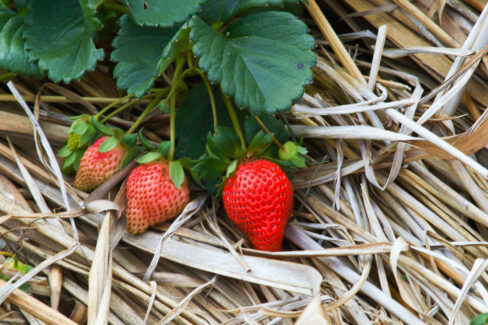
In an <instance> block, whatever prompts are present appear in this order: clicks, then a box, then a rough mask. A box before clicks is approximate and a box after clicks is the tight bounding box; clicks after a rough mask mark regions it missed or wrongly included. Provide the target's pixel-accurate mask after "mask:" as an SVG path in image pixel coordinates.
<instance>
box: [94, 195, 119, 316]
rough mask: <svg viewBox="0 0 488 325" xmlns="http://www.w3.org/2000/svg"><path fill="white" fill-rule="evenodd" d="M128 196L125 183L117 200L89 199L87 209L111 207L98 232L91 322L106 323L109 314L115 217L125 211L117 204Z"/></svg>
mask: <svg viewBox="0 0 488 325" xmlns="http://www.w3.org/2000/svg"><path fill="white" fill-rule="evenodd" d="M124 199H125V186H122V188H121V190H120V191H119V192H118V193H117V196H116V198H115V202H111V201H107V200H97V201H91V202H88V204H87V208H88V207H90V209H92V210H95V211H96V212H100V211H103V210H108V212H107V213H106V214H105V217H104V218H103V222H102V226H101V228H100V232H99V234H98V239H97V246H96V249H95V254H94V256H93V261H92V265H91V268H90V273H89V276H88V325H95V324H96V325H98V324H106V323H107V321H108V314H109V313H110V296H111V290H112V263H113V262H112V249H113V248H112V245H111V232H112V231H111V230H112V227H113V219H118V217H119V216H120V214H121V213H122V211H121V207H120V205H119V204H118V203H120V201H122V200H124Z"/></svg>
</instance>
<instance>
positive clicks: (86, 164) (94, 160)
mask: <svg viewBox="0 0 488 325" xmlns="http://www.w3.org/2000/svg"><path fill="white" fill-rule="evenodd" d="M107 138H108V137H106V136H105V137H101V138H100V139H98V140H97V141H95V143H94V144H92V145H91V146H90V147H88V149H86V151H85V153H84V154H83V157H82V158H81V161H80V168H79V169H78V173H76V178H75V187H76V188H77V189H79V190H82V191H86V192H89V191H92V190H94V189H95V188H97V187H98V186H100V185H101V184H103V183H104V182H105V181H106V180H108V179H109V178H110V177H112V176H113V175H114V174H115V173H117V172H118V171H119V170H120V165H121V164H122V160H123V159H124V156H125V154H126V152H127V146H126V145H125V144H123V143H120V144H118V145H117V146H116V147H115V148H114V149H112V150H109V151H107V152H98V148H99V147H100V145H101V144H102V142H103V141H105V140H106V139H107Z"/></svg>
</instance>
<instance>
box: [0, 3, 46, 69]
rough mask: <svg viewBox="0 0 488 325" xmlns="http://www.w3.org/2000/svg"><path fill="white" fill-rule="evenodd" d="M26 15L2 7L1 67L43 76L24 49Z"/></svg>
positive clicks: (0, 16)
mask: <svg viewBox="0 0 488 325" xmlns="http://www.w3.org/2000/svg"><path fill="white" fill-rule="evenodd" d="M24 29H25V19H24V17H22V16H20V15H17V14H16V13H15V12H13V11H12V10H10V9H6V8H3V7H0V68H1V69H3V70H8V71H11V72H15V73H20V74H23V75H27V76H29V75H34V76H36V77H38V78H40V77H42V76H43V73H42V72H41V71H40V70H39V67H38V65H37V63H35V62H32V61H31V60H30V58H29V55H28V53H27V52H26V51H25V50H24V47H25V44H24V39H23V33H24Z"/></svg>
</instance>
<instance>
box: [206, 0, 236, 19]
mask: <svg viewBox="0 0 488 325" xmlns="http://www.w3.org/2000/svg"><path fill="white" fill-rule="evenodd" d="M241 2H242V0H207V1H205V3H204V4H203V5H202V10H201V12H199V13H198V15H199V16H200V17H202V18H203V19H205V20H206V21H207V22H208V23H215V22H223V21H227V20H228V19H229V18H231V17H232V16H233V15H234V14H235V13H236V12H237V10H238V9H239V4H240V3H241Z"/></svg>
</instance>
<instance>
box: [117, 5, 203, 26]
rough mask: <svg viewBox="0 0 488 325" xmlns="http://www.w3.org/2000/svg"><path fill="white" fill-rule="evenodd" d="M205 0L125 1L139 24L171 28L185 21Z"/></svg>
mask: <svg viewBox="0 0 488 325" xmlns="http://www.w3.org/2000/svg"><path fill="white" fill-rule="evenodd" d="M203 1H204V0H178V1H174V0H125V3H127V5H128V6H129V9H130V14H131V15H132V17H133V18H134V20H135V21H136V23H137V24H139V25H147V26H161V27H170V26H173V25H174V24H175V23H181V22H183V21H185V20H186V19H187V18H188V17H189V16H190V15H192V14H194V13H196V12H197V11H198V10H199V9H200V5H201V3H202V2H203Z"/></svg>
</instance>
